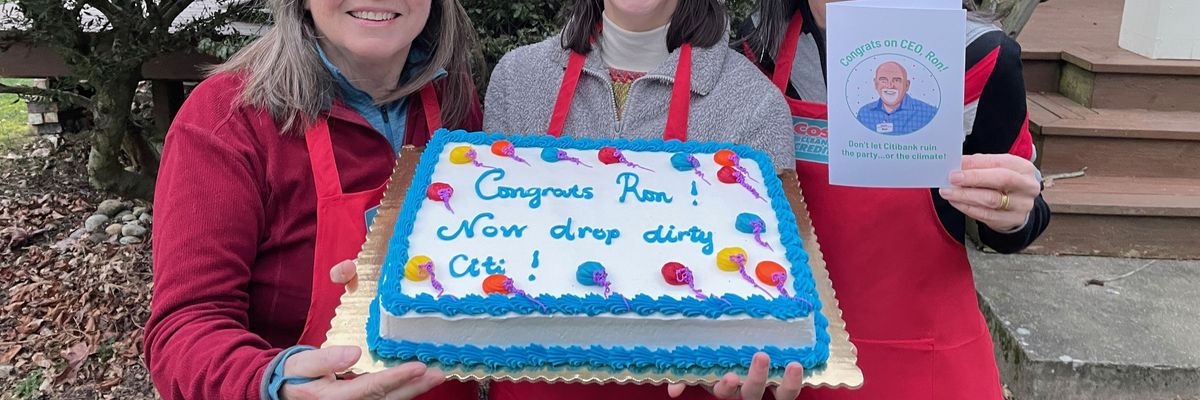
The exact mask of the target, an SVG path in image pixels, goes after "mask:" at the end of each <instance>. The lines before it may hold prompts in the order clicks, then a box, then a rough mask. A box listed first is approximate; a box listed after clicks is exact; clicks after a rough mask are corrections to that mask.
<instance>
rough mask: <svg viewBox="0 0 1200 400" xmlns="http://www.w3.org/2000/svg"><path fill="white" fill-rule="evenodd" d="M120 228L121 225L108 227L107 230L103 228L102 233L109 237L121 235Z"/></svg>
mask: <svg viewBox="0 0 1200 400" xmlns="http://www.w3.org/2000/svg"><path fill="white" fill-rule="evenodd" d="M121 226H122V225H121V224H112V225H109V226H108V227H107V228H104V233H107V234H108V235H109V236H112V235H116V234H119V233H121Z"/></svg>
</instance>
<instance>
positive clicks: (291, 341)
mask: <svg viewBox="0 0 1200 400" xmlns="http://www.w3.org/2000/svg"><path fill="white" fill-rule="evenodd" d="M267 3H268V5H269V8H270V11H271V13H272V16H273V21H274V25H273V26H272V28H271V29H270V30H269V31H267V32H266V33H265V35H263V36H262V37H261V38H259V39H258V40H256V41H255V42H254V43H252V44H250V45H249V46H248V47H246V48H245V49H243V50H242V51H241V52H239V53H238V54H237V55H235V56H234V57H233V58H232V59H230V60H229V61H228V62H226V63H225V64H222V65H220V66H218V67H216V68H215V69H214V74H213V76H211V77H210V78H209V79H208V80H206V81H204V82H203V83H202V84H200V86H198V87H197V88H196V89H195V91H194V92H193V93H192V94H191V96H190V97H189V98H188V101H187V102H186V103H185V104H184V107H183V109H182V110H180V112H179V115H178V116H177V117H176V118H175V121H174V124H173V125H172V126H171V129H170V131H169V132H168V134H167V141H166V145H165V147H164V150H163V157H162V165H161V167H160V170H159V175H158V189H157V192H156V193H155V197H156V199H155V206H156V207H157V212H156V214H157V215H156V216H157V217H158V220H157V221H156V223H157V226H156V227H155V230H154V299H153V303H152V305H151V315H150V320H149V321H148V322H147V324H146V330H145V353H146V363H147V365H148V366H149V370H150V374H151V377H152V378H153V381H154V383H155V386H156V387H157V388H158V390H159V393H160V394H161V395H162V396H163V397H164V398H166V399H204V398H210V399H217V398H221V399H259V398H272V399H277V398H285V399H311V398H332V399H338V398H388V399H410V398H414V397H417V396H419V395H421V394H422V393H425V392H427V391H430V390H431V389H432V391H430V392H429V393H427V394H426V395H425V396H422V397H421V398H436V399H474V398H476V396H477V388H476V387H475V385H474V384H465V383H459V382H454V383H449V382H448V383H445V384H442V381H443V379H444V376H443V374H442V373H441V372H440V371H437V370H436V369H427V368H426V367H425V366H424V365H422V364H420V363H408V364H404V365H401V366H398V367H395V368H392V369H388V370H385V371H382V372H379V373H375V374H369V375H363V376H359V377H357V378H355V379H352V380H338V379H337V378H335V375H334V374H335V373H338V372H340V371H343V370H345V369H347V368H348V367H349V366H351V365H352V364H353V363H354V362H355V361H356V360H357V359H358V358H359V356H360V355H361V354H360V352H359V350H358V348H356V347H331V348H324V349H320V350H314V349H313V347H310V346H316V345H320V344H321V343H322V342H323V341H324V338H325V332H326V331H327V330H328V329H329V322H330V319H331V318H332V316H333V310H334V308H335V307H336V305H337V302H338V299H339V297H340V295H341V293H342V288H343V286H342V285H340V284H334V283H332V282H331V281H330V278H329V277H330V268H331V267H332V266H333V265H334V264H335V263H337V262H340V261H342V260H346V259H351V258H354V256H355V255H356V254H357V252H358V249H359V248H360V247H361V244H362V241H363V238H364V237H365V235H366V218H365V217H364V215H365V213H367V212H368V211H370V209H371V208H373V207H374V206H375V205H376V204H377V203H378V202H379V199H380V197H381V196H382V192H383V187H384V186H385V185H386V182H387V179H388V177H389V176H390V175H391V173H392V169H393V166H394V165H395V154H396V151H397V149H399V148H400V146H403V145H405V144H423V143H424V142H425V141H426V140H427V139H428V138H429V136H430V134H431V133H432V132H433V131H434V130H435V129H438V128H440V127H442V126H448V127H453V128H465V129H479V127H480V119H481V118H480V117H481V115H480V114H481V113H480V111H479V105H478V100H477V99H476V97H475V95H474V92H475V91H474V88H473V85H472V84H471V80H470V79H471V78H470V71H469V63H468V54H469V52H470V49H471V48H472V46H473V45H474V40H473V35H474V30H473V28H472V27H471V26H470V22H469V21H468V19H467V15H466V12H465V11H464V10H463V9H462V7H461V6H460V5H459V4H458V2H457V1H456V0H405V1H397V2H389V3H386V4H385V3H378V2H367V1H357V0H304V1H300V0H269V1H268V2H267ZM439 384H441V385H440V386H439Z"/></svg>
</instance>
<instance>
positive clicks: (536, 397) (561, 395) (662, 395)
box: [488, 44, 714, 400]
mask: <svg viewBox="0 0 1200 400" xmlns="http://www.w3.org/2000/svg"><path fill="white" fill-rule="evenodd" d="M679 51H680V54H679V64H677V66H676V70H675V84H674V86H673V87H672V88H671V105H670V106H669V107H668V109H667V126H666V129H664V130H663V140H679V141H687V136H688V135H687V127H688V110H689V108H690V105H691V86H692V84H691V80H692V46H691V45H690V44H684V45H683V46H681V47H680V48H679ZM584 60H586V56H584V55H583V54H578V53H571V57H570V59H569V60H568V61H567V70H566V72H565V73H564V74H563V80H562V85H561V86H560V87H559V90H558V97H557V98H556V100H555V102H554V111H553V113H551V114H550V125H549V127H548V128H547V130H546V132H547V133H549V134H550V135H553V136H555V137H559V136H561V135H562V134H563V126H564V125H566V122H567V114H568V113H570V111H571V101H572V99H574V97H575V87H576V86H577V85H578V83H579V75H580V73H581V72H583V64H584ZM488 397H489V398H491V399H492V400H561V399H571V400H608V399H630V400H633V399H638V400H642V399H668V398H669V397H668V396H667V388H666V386H665V385H616V384H609V385H588V384H575V383H529V382H520V383H516V382H507V381H495V382H492V384H491V388H490V390H489V392H488ZM680 398H681V399H686V400H701V399H713V398H714V397H712V395H710V394H708V393H707V392H705V391H704V390H703V389H700V388H689V390H688V391H687V392H685V393H684V395H683V396H680Z"/></svg>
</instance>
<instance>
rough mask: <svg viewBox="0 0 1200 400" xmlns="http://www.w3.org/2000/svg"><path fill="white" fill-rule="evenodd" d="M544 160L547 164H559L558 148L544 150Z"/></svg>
mask: <svg viewBox="0 0 1200 400" xmlns="http://www.w3.org/2000/svg"><path fill="white" fill-rule="evenodd" d="M542 160H543V161H546V162H558V161H559V160H558V148H557V147H547V148H544V149H542Z"/></svg>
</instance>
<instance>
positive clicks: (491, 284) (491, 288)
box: [483, 274, 549, 312]
mask: <svg viewBox="0 0 1200 400" xmlns="http://www.w3.org/2000/svg"><path fill="white" fill-rule="evenodd" d="M483 292H484V293H487V294H502V295H510V294H516V295H520V296H524V297H525V298H526V299H529V301H531V302H533V304H537V305H538V307H541V308H542V311H543V312H545V311H547V310H549V309H548V308H546V305H545V304H542V302H540V301H537V299H535V298H533V296H530V295H529V293H526V292H525V291H524V290H521V289H518V288H517V286H516V285H515V284H514V283H513V280H512V278H509V277H507V276H505V275H504V274H492V275H488V277H487V278H484V279H483Z"/></svg>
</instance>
